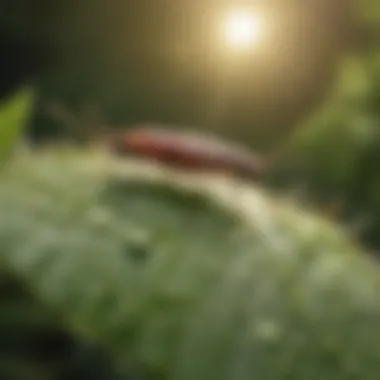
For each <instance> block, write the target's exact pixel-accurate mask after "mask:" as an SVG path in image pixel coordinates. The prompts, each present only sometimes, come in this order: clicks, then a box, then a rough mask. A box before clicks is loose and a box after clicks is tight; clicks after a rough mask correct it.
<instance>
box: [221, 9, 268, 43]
mask: <svg viewBox="0 0 380 380" xmlns="http://www.w3.org/2000/svg"><path fill="white" fill-rule="evenodd" d="M224 34H225V41H226V43H227V45H228V46H229V47H231V48H234V49H249V48H251V47H253V46H254V45H256V44H257V43H258V42H259V41H260V40H261V37H262V20H261V18H260V17H259V15H257V14H255V13H252V12H248V11H239V12H232V13H229V14H228V15H227V16H226V21H225V29H224Z"/></svg>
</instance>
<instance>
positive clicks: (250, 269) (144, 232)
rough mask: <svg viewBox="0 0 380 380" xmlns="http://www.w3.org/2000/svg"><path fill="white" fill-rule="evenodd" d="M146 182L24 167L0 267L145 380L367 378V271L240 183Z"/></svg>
mask: <svg viewBox="0 0 380 380" xmlns="http://www.w3.org/2000/svg"><path fill="white" fill-rule="evenodd" d="M148 169H150V170H148ZM152 170H153V169H152V168H149V167H145V166H141V165H137V166H135V165H133V164H130V163H127V162H125V161H118V160H115V159H114V158H112V157H108V156H107V155H105V154H103V153H102V152H95V151H93V152H92V151H87V152H75V151H73V150H60V151H58V150H55V151H54V150H51V151H46V152H41V153H39V154H38V153H33V154H26V155H25V156H22V155H20V156H19V157H18V159H17V160H15V161H14V163H13V165H12V168H11V169H10V170H8V171H6V172H3V174H2V176H1V179H2V180H1V184H0V206H1V209H2V217H1V219H0V244H1V246H2V247H3V259H5V260H6V262H7V263H8V264H9V265H10V267H11V268H12V269H13V270H14V271H16V273H18V274H19V275H20V276H22V277H23V278H24V279H25V280H26V281H27V282H28V283H29V284H30V285H32V286H33V288H34V289H36V292H37V294H39V295H40V296H41V298H42V299H43V300H44V301H45V302H47V303H48V304H50V305H54V306H55V307H57V308H58V309H59V310H60V311H61V313H62V316H63V317H64V318H66V320H67V321H68V324H69V326H72V329H73V331H75V332H76V333H77V334H80V335H82V336H83V337H84V338H86V339H90V340H93V339H95V340H98V339H99V340H100V341H102V342H103V343H105V344H106V345H107V346H108V347H109V348H110V351H111V352H112V353H113V354H114V355H115V357H116V358H117V359H118V361H119V365H120V366H121V367H124V366H125V365H126V364H128V366H132V368H141V369H143V370H144V369H145V370H148V371H149V372H150V373H152V374H153V375H152V376H153V377H152V378H153V379H156V378H157V379H161V378H165V379H168V380H170V379H173V380H177V379H179V380H209V379H216V378H224V379H237V380H245V379H247V380H248V379H252V378H256V377H259V378H270V379H273V380H276V379H279V380H280V379H281V380H283V379H288V378H291V379H304V378H308V379H320V378H327V379H334V380H337V379H342V380H343V379H347V378H349V377H352V378H360V379H365V380H367V379H368V380H372V379H373V380H375V379H377V378H378V375H379V373H380V361H379V358H378V353H379V352H380V351H379V350H380V346H379V345H380V339H379V338H380V337H379V336H378V318H379V317H380V315H379V313H380V309H379V307H378V302H377V300H378V297H379V291H380V288H379V285H380V282H379V276H378V268H377V267H374V266H373V263H371V262H370V260H369V259H368V258H366V257H365V256H364V254H363V253H361V252H360V251H358V250H357V248H355V247H353V246H352V244H351V243H350V241H349V239H347V237H346V236H345V234H344V233H343V232H342V231H341V230H340V229H339V228H338V227H337V226H334V225H331V224H329V223H327V222H326V221H324V220H323V219H322V218H318V217H316V216H313V215H310V214H308V213H306V212H304V211H302V210H301V209H299V208H297V207H295V206H293V205H292V204H290V203H287V202H286V201H284V200H279V199H274V198H272V197H268V196H267V195H265V193H264V192H263V191H261V190H259V189H255V188H252V187H249V186H248V187H247V186H245V185H244V184H240V185H239V186H236V185H237V184H236V183H234V182H233V181H232V182H229V181H225V180H222V179H217V178H215V179H210V178H203V179H202V178H199V179H198V180H197V181H195V178H194V177H192V176H190V177H188V176H186V175H181V174H179V173H170V172H162V171H161V170H160V169H156V170H153V171H152ZM237 194H239V199H240V200H241V204H240V203H237V202H236V201H235V197H236V195H237ZM20 236H23V239H20Z"/></svg>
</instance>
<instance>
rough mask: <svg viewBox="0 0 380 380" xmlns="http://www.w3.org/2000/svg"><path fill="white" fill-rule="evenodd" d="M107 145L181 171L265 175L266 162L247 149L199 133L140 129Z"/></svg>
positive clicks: (122, 135) (116, 135)
mask: <svg viewBox="0 0 380 380" xmlns="http://www.w3.org/2000/svg"><path fill="white" fill-rule="evenodd" d="M108 143H109V146H110V148H111V150H112V151H113V152H114V153H117V154H119V155H128V154H134V155H137V156H140V157H146V158H151V159H154V160H157V161H159V162H162V163H165V164H166V165H168V166H171V167H175V168H179V169H185V170H193V171H227V172H230V173H232V174H236V175H239V176H242V177H248V178H250V179H254V180H257V179H259V178H260V176H261V175H262V174H263V171H264V163H263V160H262V159H261V158H260V157H258V156H256V155H254V154H253V153H251V152H250V151H248V150H247V149H245V148H244V147H241V146H238V145H235V144H232V143H229V142H227V141H223V140H221V139H220V138H217V137H214V136H211V135H202V134H200V133H191V132H178V131H173V130H169V129H163V128H160V126H155V125H151V126H141V127H136V128H134V129H132V130H130V131H126V132H121V133H120V132H119V133H115V134H113V135H111V136H110V137H109V139H108Z"/></svg>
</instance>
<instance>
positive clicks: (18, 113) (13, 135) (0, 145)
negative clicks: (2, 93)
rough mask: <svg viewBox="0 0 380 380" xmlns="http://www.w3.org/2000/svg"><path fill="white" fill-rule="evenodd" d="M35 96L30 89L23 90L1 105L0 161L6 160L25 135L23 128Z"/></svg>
mask: <svg viewBox="0 0 380 380" xmlns="http://www.w3.org/2000/svg"><path fill="white" fill-rule="evenodd" d="M34 99H35V94H34V91H33V90H31V89H24V90H21V91H19V92H17V93H16V94H15V95H14V96H12V97H11V98H9V99H7V100H6V101H5V102H3V103H2V104H1V108H0V159H4V158H6V157H7V156H8V155H9V153H10V151H11V150H12V149H13V148H14V146H15V144H16V145H17V144H18V143H19V139H20V137H22V135H23V133H25V126H26V124H27V121H28V120H29V118H30V114H31V112H32V109H33V105H34Z"/></svg>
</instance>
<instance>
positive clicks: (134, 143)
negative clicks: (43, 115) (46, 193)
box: [48, 103, 268, 181]
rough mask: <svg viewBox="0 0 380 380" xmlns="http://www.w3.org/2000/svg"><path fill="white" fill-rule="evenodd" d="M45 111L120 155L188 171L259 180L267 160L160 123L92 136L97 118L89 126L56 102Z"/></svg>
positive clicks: (207, 137)
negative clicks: (224, 174) (96, 136)
mask: <svg viewBox="0 0 380 380" xmlns="http://www.w3.org/2000/svg"><path fill="white" fill-rule="evenodd" d="M48 111H49V114H50V115H51V116H52V117H53V118H54V119H56V120H57V119H58V120H60V121H63V123H64V124H65V125H66V126H67V127H71V129H72V130H75V131H76V133H78V129H79V132H80V131H81V130H82V132H86V133H87V134H88V135H89V136H90V139H91V136H92V137H93V135H94V134H98V135H100V137H99V138H97V140H98V141H100V142H101V143H102V144H105V145H106V147H107V148H108V150H110V151H111V153H112V154H116V155H119V156H129V155H134V156H138V157H141V158H147V159H151V160H154V161H158V162H160V163H163V164H165V165H166V166H168V167H171V168H176V169H179V170H182V171H187V172H191V171H192V172H227V173H229V174H232V175H235V176H239V177H242V178H245V179H251V180H255V181H257V180H259V179H260V178H261V177H262V175H263V174H264V172H265V170H266V167H267V165H266V163H267V161H268V160H264V159H263V158H262V157H260V156H258V155H256V154H254V153H252V152H251V151H250V150H248V149H247V148H245V147H243V146H240V145H238V144H234V143H231V142H229V141H225V140H223V139H221V138H219V137H216V136H213V135H211V134H207V133H200V132H194V131H193V132H191V131H175V130H173V129H169V128H165V127H163V126H162V125H161V124H139V125H136V126H134V127H128V128H126V129H125V130H120V131H117V132H109V131H104V132H103V133H99V131H95V133H94V130H93V126H96V125H98V126H99V125H106V124H105V123H103V122H102V120H100V119H102V118H101V117H100V116H99V115H97V116H96V117H95V118H94V117H91V118H90V119H94V120H92V121H91V120H90V121H91V122H90V123H89V122H88V120H85V121H84V122H83V121H81V120H77V119H76V118H75V117H74V116H73V115H72V114H71V113H70V111H68V110H67V109H66V108H65V107H63V106H62V105H60V104H57V103H54V104H51V105H50V107H49V109H48ZM87 111H88V110H87ZM92 113H94V111H92ZM86 119H88V117H87V118H86ZM95 119H96V120H95ZM90 125H91V126H92V127H91V129H90V128H89V126H90ZM83 129H86V131H83ZM103 129H104V128H103ZM107 129H108V128H107Z"/></svg>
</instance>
